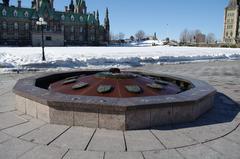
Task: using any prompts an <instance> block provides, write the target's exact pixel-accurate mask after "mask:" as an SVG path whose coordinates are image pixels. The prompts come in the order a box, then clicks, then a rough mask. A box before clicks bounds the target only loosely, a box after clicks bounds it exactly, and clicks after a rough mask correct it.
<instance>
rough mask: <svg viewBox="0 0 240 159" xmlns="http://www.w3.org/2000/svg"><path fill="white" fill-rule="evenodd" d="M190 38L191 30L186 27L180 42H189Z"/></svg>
mask: <svg viewBox="0 0 240 159" xmlns="http://www.w3.org/2000/svg"><path fill="white" fill-rule="evenodd" d="M188 38H189V31H188V29H184V30H183V31H182V33H181V34H180V42H181V43H183V44H186V43H187V42H188Z"/></svg>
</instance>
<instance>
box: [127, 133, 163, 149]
mask: <svg viewBox="0 0 240 159" xmlns="http://www.w3.org/2000/svg"><path fill="white" fill-rule="evenodd" d="M125 138H126V143H127V150H128V151H148V150H159V149H164V146H163V145H162V144H161V143H160V142H159V141H158V140H157V139H156V138H155V137H154V136H153V134H152V133H151V132H150V131H149V130H139V131H126V132H125Z"/></svg>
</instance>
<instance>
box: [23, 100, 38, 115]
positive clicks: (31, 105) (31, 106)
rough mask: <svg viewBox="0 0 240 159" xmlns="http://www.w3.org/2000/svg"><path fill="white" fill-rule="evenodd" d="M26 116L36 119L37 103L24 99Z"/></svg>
mask: <svg viewBox="0 0 240 159" xmlns="http://www.w3.org/2000/svg"><path fill="white" fill-rule="evenodd" d="M26 114H28V115H31V116H32V117H35V118H36V117H37V103H36V102H34V101H32V100H29V99H26Z"/></svg>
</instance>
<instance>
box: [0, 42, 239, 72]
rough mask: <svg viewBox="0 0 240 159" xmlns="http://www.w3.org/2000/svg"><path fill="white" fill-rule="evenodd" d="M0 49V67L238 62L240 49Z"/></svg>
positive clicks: (163, 47)
mask: <svg viewBox="0 0 240 159" xmlns="http://www.w3.org/2000/svg"><path fill="white" fill-rule="evenodd" d="M45 52H46V59H47V61H46V62H44V63H43V62H42V61H41V56H42V54H41V53H42V51H41V47H0V68H1V67H4V68H5V70H6V69H9V68H51V69H57V68H80V67H88V68H92V67H98V68H99V67H112V66H118V67H128V66H141V65H144V64H147V63H162V62H182V61H195V60H214V59H223V60H225V59H226V60H227V59H240V49H230V48H196V47H167V46H157V47H46V48H45Z"/></svg>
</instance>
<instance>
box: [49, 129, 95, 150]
mask: <svg viewBox="0 0 240 159" xmlns="http://www.w3.org/2000/svg"><path fill="white" fill-rule="evenodd" d="M94 131H95V129H91V128H84V127H71V128H70V129H68V130H67V131H66V132H65V133H64V134H63V135H61V136H60V137H59V138H57V139H56V140H55V141H54V142H52V143H51V145H52V146H58V147H66V148H70V149H77V150H84V149H85V148H86V146H87V144H88V143H89V141H90V139H91V137H92V135H93V133H94Z"/></svg>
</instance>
